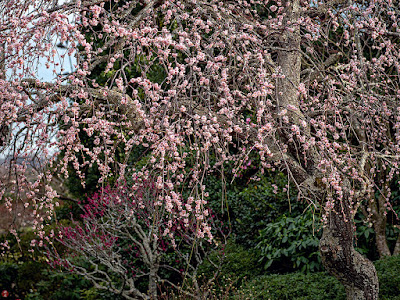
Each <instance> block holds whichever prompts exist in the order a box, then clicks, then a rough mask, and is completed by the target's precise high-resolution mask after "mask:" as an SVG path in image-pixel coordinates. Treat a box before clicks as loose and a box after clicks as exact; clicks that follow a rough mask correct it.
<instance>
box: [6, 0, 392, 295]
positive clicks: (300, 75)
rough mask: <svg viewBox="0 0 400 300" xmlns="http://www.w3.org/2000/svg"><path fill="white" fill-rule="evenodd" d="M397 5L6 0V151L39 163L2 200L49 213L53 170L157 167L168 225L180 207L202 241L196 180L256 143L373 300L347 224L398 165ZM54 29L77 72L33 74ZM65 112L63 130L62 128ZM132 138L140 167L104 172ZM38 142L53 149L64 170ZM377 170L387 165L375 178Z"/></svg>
mask: <svg viewBox="0 0 400 300" xmlns="http://www.w3.org/2000/svg"><path fill="white" fill-rule="evenodd" d="M106 5H107V7H106ZM397 7H398V3H397V1H381V0H380V1H355V2H349V1H341V0H333V1H321V2H318V3H315V2H308V1H300V0H294V1H276V2H275V1H258V0H253V1H232V2H231V1H223V2H218V1H172V0H169V1H168V0H165V1H127V2H123V3H119V2H103V1H94V0H93V1H71V2H68V3H65V4H61V5H58V4H57V1H56V2H53V3H47V2H46V1H22V2H21V1H19V2H18V3H17V2H15V1H11V0H9V1H3V2H2V8H1V9H2V10H1V14H2V20H1V23H0V40H1V41H0V42H1V43H5V44H6V46H5V49H6V51H5V56H4V60H5V66H6V68H7V69H8V70H10V75H9V76H8V77H7V80H1V81H0V90H1V92H2V93H1V95H0V97H1V100H2V101H1V113H0V120H1V123H2V125H3V126H10V125H11V124H13V126H14V125H15V127H14V128H16V130H15V132H14V133H12V134H11V137H10V141H9V143H8V145H9V146H7V149H9V150H10V151H11V152H12V154H13V156H14V157H17V156H21V155H22V156H32V155H33V154H36V153H40V155H41V159H44V160H46V161H47V162H48V163H47V164H46V165H44V167H45V168H46V169H44V170H43V171H41V172H38V176H37V179H36V180H35V181H33V180H28V179H27V177H26V176H25V175H24V173H25V171H26V165H24V164H23V163H16V162H15V161H14V162H13V161H11V162H10V163H9V165H8V170H9V172H8V173H7V174H8V176H14V177H15V178H16V179H15V183H16V184H15V186H14V187H13V188H12V190H11V191H7V192H11V193H12V194H13V195H14V196H6V197H5V201H6V202H7V205H8V206H9V207H12V201H13V200H14V199H15V197H20V196H21V195H26V196H27V198H28V199H30V200H29V201H30V202H27V205H33V206H34V208H35V213H37V212H38V211H39V210H46V211H47V213H46V214H45V215H46V217H47V218H49V219H51V215H52V213H51V211H52V209H53V206H54V201H53V199H54V198H56V196H57V193H56V192H55V191H54V190H53V188H52V187H51V185H50V182H51V180H52V172H54V171H56V170H57V169H58V170H59V172H61V173H62V174H65V175H64V176H68V170H67V169H68V165H69V164H72V166H73V167H74V169H75V171H76V175H77V176H78V177H79V178H80V179H81V181H82V184H84V173H83V172H82V168H84V167H85V166H91V165H93V163H96V164H97V165H98V169H99V172H100V175H101V177H100V179H99V182H100V184H101V183H102V182H105V181H106V180H107V178H109V177H110V176H115V177H116V178H117V179H116V182H118V180H124V179H125V178H124V177H125V176H127V174H128V173H129V177H130V176H134V178H140V179H143V180H147V179H148V178H150V177H151V176H155V177H156V180H155V181H156V186H157V188H158V189H159V190H161V192H160V197H159V201H160V202H161V203H163V205H164V207H165V209H166V212H168V214H166V215H165V217H166V220H165V221H166V223H167V224H168V221H169V220H171V221H174V222H175V221H177V220H182V219H183V218H182V216H183V215H186V214H191V215H193V216H194V218H195V219H196V220H197V222H198V227H197V230H198V231H197V235H198V237H200V238H201V237H203V236H209V237H211V231H210V226H209V224H208V223H207V222H206V219H207V211H208V210H207V209H206V205H207V197H208V193H207V191H206V190H205V187H204V180H205V178H206V177H207V176H210V175H212V174H213V173H214V172H224V167H226V166H227V163H228V162H232V161H233V162H235V163H236V164H235V167H234V168H233V171H234V172H238V171H239V169H240V166H242V165H245V164H246V163H247V162H248V157H249V155H250V153H253V152H254V153H256V154H257V155H258V156H259V160H260V165H261V166H262V168H265V169H272V170H276V169H279V170H282V171H284V172H285V173H286V174H287V176H288V179H289V180H290V181H291V182H293V183H294V184H295V185H296V187H297V188H298V193H299V194H298V195H299V198H302V199H307V200H308V201H310V203H311V204H312V205H314V206H315V207H316V208H318V209H320V210H321V211H322V214H323V221H324V227H323V235H322V238H321V241H320V250H321V255H322V262H323V264H324V266H325V268H326V269H327V270H328V271H329V272H331V273H332V274H334V275H335V276H336V277H337V278H338V279H339V280H340V281H341V282H342V283H343V284H344V286H345V288H346V291H347V295H348V298H349V299H377V298H378V279H377V275H376V271H375V268H374V266H373V264H372V263H371V262H370V261H369V260H367V259H366V258H364V257H363V256H362V255H361V254H359V253H358V252H357V251H355V249H354V246H353V243H354V224H353V219H354V215H355V214H356V213H357V211H358V209H359V208H360V206H362V205H363V203H364V201H365V199H366V198H367V199H370V200H373V199H374V198H373V197H371V195H375V192H377V193H378V194H381V195H382V196H383V199H385V200H384V203H386V206H384V205H383V204H384V203H383V202H382V204H379V205H380V207H381V206H384V207H387V208H388V209H390V203H389V200H390V199H389V197H388V196H389V193H388V192H387V189H389V188H390V183H391V182H392V181H393V180H394V177H395V175H397V173H398V161H399V153H398V151H399V148H398V144H399V138H400V137H399V135H398V132H397V131H398V126H399V125H398V122H399V121H398V118H399V111H398V109H397V107H398V98H399V96H400V95H399V82H400V81H399V43H398V42H399V29H398V28H399V11H398V8H397ZM106 8H107V9H106ZM68 16H73V17H74V18H75V20H74V21H70V20H69V19H68ZM91 28H93V29H91ZM99 28H101V30H100V31H99ZM88 33H90V35H88ZM52 35H54V36H58V37H59V39H60V40H61V41H67V40H68V41H69V51H70V53H76V57H77V66H76V67H77V70H76V72H74V73H73V74H70V75H68V76H66V77H62V76H58V78H57V80H56V82H55V83H43V82H40V81H38V80H37V79H36V78H35V75H34V73H33V70H34V68H33V67H32V64H34V63H35V61H34V60H33V59H34V58H35V57H46V58H47V60H48V64H49V67H50V66H51V65H52V64H55V61H54V55H55V54H56V52H55V50H54V49H53V45H52V43H51V42H50V41H49V40H48V37H49V36H52ZM88 37H89V38H88ZM98 42H101V44H102V46H100V47H99V46H98V45H99V44H98ZM78 45H79V46H78ZM100 64H105V69H104V74H106V75H108V76H109V79H108V80H107V82H106V83H105V85H104V87H102V86H100V85H99V83H97V82H96V80H93V79H90V78H89V77H88V75H89V74H90V72H91V71H93V70H94V68H96V67H97V66H100ZM133 67H134V68H135V69H136V72H132V68H133ZM155 72H156V73H159V74H161V75H162V76H160V78H157V79H155V78H153V77H151V74H154V73H155ZM71 101H72V102H71ZM61 120H62V122H64V124H66V125H68V126H65V127H64V128H63V129H61V130H58V127H57V124H59V122H60V121H61ZM80 124H84V125H85V128H84V129H82V130H85V131H86V132H87V133H88V135H89V136H92V135H95V136H96V138H95V140H94V142H93V143H94V147H93V148H87V147H85V146H84V143H82V141H80V139H79V131H80V130H81V127H80ZM53 135H54V136H57V137H58V138H52V137H53ZM135 145H141V146H143V147H145V148H147V149H148V151H149V153H150V154H149V157H148V161H147V162H146V163H145V164H143V165H141V166H140V167H138V166H135V167H133V168H131V169H130V170H129V172H127V164H126V161H125V162H122V163H120V164H119V165H118V169H116V170H115V171H114V170H113V169H112V168H111V167H110V164H113V163H114V157H115V155H114V154H115V151H116V149H117V148H119V147H122V148H123V149H124V151H125V153H129V152H130V151H132V149H133V147H134V146H135ZM49 146H50V147H54V149H55V151H63V152H64V157H63V160H62V162H61V163H59V162H58V163H57V165H55V164H54V162H55V161H56V159H55V158H54V157H55V156H54V155H53V153H51V154H50V153H49ZM3 148H4V146H3ZM7 149H6V150H5V151H7ZM76 153H83V154H84V155H82V156H81V157H82V160H79V159H78V158H77V156H76ZM100 153H101V155H100ZM103 153H104V154H105V155H103ZM211 154H212V155H213V156H215V162H213V161H211V160H210V157H211ZM36 155H37V154H36ZM127 157H128V156H127ZM188 162H189V164H190V166H191V167H190V168H187V166H188ZM376 166H382V167H379V168H377V167H376ZM50 170H51V171H52V172H50ZM376 170H387V174H385V175H384V176H382V177H383V178H379V179H378V177H377V171H376ZM253 179H255V180H256V179H257V178H253ZM381 180H382V181H383V183H382V184H380V185H376V182H377V181H378V182H380V181H381ZM133 184H134V186H135V183H133ZM39 185H43V187H44V193H43V194H42V193H39V192H40V191H38V188H37V187H38V186H39ZM183 186H184V187H185V188H188V187H189V188H190V189H191V192H190V193H189V194H188V195H187V197H182V196H181V195H182V187H183ZM5 191H6V190H3V191H2V192H1V193H2V194H1V195H2V196H3V195H4V193H5ZM177 212H179V213H177ZM38 215H40V214H38ZM41 218H42V217H40V218H39V220H38V222H37V226H36V228H37V230H38V233H39V235H41V236H42V237H43V234H44V233H43V231H42V226H44V225H45V223H46V222H44V224H42V223H43V221H44V220H45V218H42V219H41Z"/></svg>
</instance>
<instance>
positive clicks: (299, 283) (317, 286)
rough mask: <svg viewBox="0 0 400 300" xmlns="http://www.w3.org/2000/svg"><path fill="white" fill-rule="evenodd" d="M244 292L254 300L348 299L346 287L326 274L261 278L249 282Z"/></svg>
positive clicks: (300, 274) (296, 274)
mask: <svg viewBox="0 0 400 300" xmlns="http://www.w3.org/2000/svg"><path fill="white" fill-rule="evenodd" d="M242 292H243V293H244V294H246V295H251V297H250V298H249V299H254V300H255V299H271V300H327V299H330V300H331V299H332V300H345V299H346V296H345V291H344V287H343V286H342V285H341V284H340V283H339V282H338V281H337V280H336V279H335V278H333V277H331V276H329V275H328V274H327V273H325V272H324V273H313V274H303V273H291V274H286V275H266V276H260V277H258V278H256V279H254V280H252V281H250V282H248V283H247V284H246V286H245V288H244V289H243V290H242Z"/></svg>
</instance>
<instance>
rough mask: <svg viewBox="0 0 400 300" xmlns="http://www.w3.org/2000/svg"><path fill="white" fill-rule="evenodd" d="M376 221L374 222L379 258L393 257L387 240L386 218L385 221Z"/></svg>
mask: <svg viewBox="0 0 400 300" xmlns="http://www.w3.org/2000/svg"><path fill="white" fill-rule="evenodd" d="M382 221H383V220H376V221H374V230H375V239H376V247H377V249H378V253H379V257H380V258H383V257H385V256H391V253H390V249H389V246H388V244H387V240H386V217H385V221H384V222H382Z"/></svg>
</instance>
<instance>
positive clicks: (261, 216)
mask: <svg viewBox="0 0 400 300" xmlns="http://www.w3.org/2000/svg"><path fill="white" fill-rule="evenodd" d="M253 164H254V163H253ZM251 169H252V166H251V165H250V166H249V167H248V169H247V170H246V171H247V172H250V171H251ZM242 175H243V176H242V177H239V178H237V179H235V180H234V181H233V183H232V184H229V183H230V182H231V180H232V179H231V178H230V177H229V173H228V174H227V178H225V181H226V187H224V186H223V184H224V183H223V182H222V179H221V178H219V177H213V178H212V177H209V179H208V181H207V183H206V186H207V190H208V191H209V193H210V198H209V203H210V205H211V207H212V208H213V211H214V212H216V213H217V214H218V213H220V212H221V211H222V212H223V214H222V216H220V218H221V219H222V220H225V221H227V222H229V224H230V225H231V228H232V233H233V235H234V236H235V239H236V242H237V243H238V244H241V245H243V246H245V247H250V248H253V247H255V246H256V245H257V243H258V241H257V239H258V234H259V230H262V229H264V228H265V227H266V226H267V224H269V223H271V222H274V221H275V220H276V219H277V218H278V217H279V216H280V215H282V214H284V213H285V214H286V215H288V216H296V215H300V214H302V213H303V210H304V209H305V208H306V205H305V204H304V203H300V202H298V201H297V199H296V198H295V193H291V192H290V193H287V192H284V191H283V189H284V188H285V186H286V184H287V177H286V176H285V175H284V174H282V173H274V174H272V173H271V174H266V175H263V176H262V177H261V178H260V180H259V181H250V180H249V174H242ZM274 185H276V186H277V187H278V189H277V192H276V193H275V192H274V189H275V188H274Z"/></svg>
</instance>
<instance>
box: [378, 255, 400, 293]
mask: <svg viewBox="0 0 400 300" xmlns="http://www.w3.org/2000/svg"><path fill="white" fill-rule="evenodd" d="M375 267H376V271H377V272H378V277H379V294H380V299H382V300H400V256H393V257H388V258H385V259H381V260H378V261H376V262H375Z"/></svg>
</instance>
